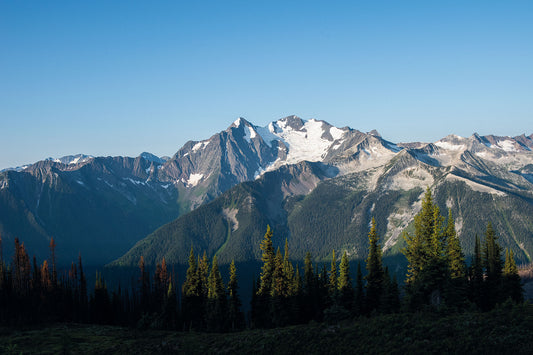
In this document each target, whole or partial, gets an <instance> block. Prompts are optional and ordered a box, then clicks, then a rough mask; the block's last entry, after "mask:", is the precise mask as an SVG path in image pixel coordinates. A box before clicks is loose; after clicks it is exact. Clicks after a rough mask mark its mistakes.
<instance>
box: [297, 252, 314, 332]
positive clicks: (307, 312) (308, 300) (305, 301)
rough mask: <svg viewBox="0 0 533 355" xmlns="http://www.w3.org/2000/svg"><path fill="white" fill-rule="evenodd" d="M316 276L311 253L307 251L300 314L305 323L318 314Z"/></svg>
mask: <svg viewBox="0 0 533 355" xmlns="http://www.w3.org/2000/svg"><path fill="white" fill-rule="evenodd" d="M316 278H317V276H316V275H315V273H314V271H313V263H312V261H311V253H309V252H307V253H306V254H305V260H304V277H303V285H302V293H303V295H302V307H301V315H300V319H302V321H303V322H304V323H307V322H308V321H310V320H311V319H315V318H317V316H318V315H317V314H318V312H319V306H318V284H317V280H316Z"/></svg>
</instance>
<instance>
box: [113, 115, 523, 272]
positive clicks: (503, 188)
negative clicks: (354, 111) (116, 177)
mask: <svg viewBox="0 0 533 355" xmlns="http://www.w3.org/2000/svg"><path fill="white" fill-rule="evenodd" d="M302 126H303V125H298V124H296V125H294V127H293V129H294V130H297V128H298V127H302ZM521 137H522V138H520V137H516V138H510V137H495V136H487V137H481V136H479V135H477V134H474V135H472V136H471V137H469V138H463V137H459V136H455V135H450V136H448V137H445V138H443V139H441V140H439V141H437V142H435V143H429V144H412V145H402V146H403V148H402V147H399V146H397V145H394V144H392V143H390V142H387V141H385V140H383V139H382V138H381V137H380V136H379V135H377V134H363V133H361V132H358V131H353V130H345V131H344V132H343V134H342V136H341V137H340V138H337V139H334V140H333V142H334V144H331V145H330V146H329V147H328V148H327V149H326V150H325V151H324V152H322V153H321V154H320V157H321V161H320V162H315V163H310V162H299V163H296V164H281V162H280V163H275V164H279V168H278V169H274V168H272V166H275V164H272V165H271V167H269V168H267V170H269V172H267V173H265V174H263V175H262V176H261V177H260V178H259V179H257V180H255V181H253V182H247V183H243V184H240V185H238V186H236V187H234V188H232V189H231V190H229V191H227V192H226V193H224V194H222V195H221V196H220V197H218V198H217V199H215V200H214V201H212V202H210V203H208V204H205V205H203V206H201V207H200V208H198V209H196V210H194V211H193V212H191V213H188V214H187V215H184V216H181V217H179V218H178V219H176V220H175V221H173V222H171V223H169V224H167V225H165V226H163V227H161V228H159V229H158V230H156V231H155V232H154V233H152V234H150V235H149V236H148V237H147V238H145V239H143V240H141V241H140V242H138V243H137V244H136V245H135V247H134V248H132V249H131V250H130V251H129V252H128V253H127V254H125V255H124V256H123V257H121V258H119V259H118V260H117V261H115V263H114V265H134V264H135V263H136V262H137V261H138V259H139V257H140V256H141V255H143V256H144V258H145V260H147V261H149V262H151V263H155V262H158V261H160V260H161V258H162V257H165V258H166V260H167V261H169V262H175V263H185V262H186V260H187V256H188V253H189V251H190V248H191V246H194V247H195V249H196V250H197V251H199V252H201V251H202V250H206V251H207V252H208V254H209V255H213V254H217V255H218V256H219V260H221V261H222V262H229V261H230V260H231V259H235V260H236V261H246V260H251V259H256V260H257V259H259V258H260V250H259V247H258V245H259V242H260V240H261V238H262V236H263V235H264V232H265V229H266V225H267V224H270V226H272V227H273V229H274V242H275V244H277V245H278V246H281V247H282V245H283V242H284V240H285V238H288V240H289V244H290V246H291V252H292V256H293V257H294V258H296V259H300V260H301V259H303V257H304V254H305V252H307V251H310V252H312V254H313V255H314V257H315V258H316V259H317V260H325V259H327V257H328V256H329V255H330V253H331V250H332V249H336V250H337V251H341V252H342V251H344V250H346V251H347V252H348V255H349V256H350V257H351V258H353V259H361V258H364V257H366V253H367V233H368V226H369V223H370V220H371V218H372V217H375V218H376V220H377V223H378V230H379V232H380V234H381V235H382V243H383V248H384V250H385V252H386V253H388V254H389V255H394V254H397V253H398V252H399V249H400V248H401V247H402V245H403V241H402V238H401V237H400V234H401V232H402V231H403V230H406V229H407V230H412V228H413V225H412V221H413V217H414V215H415V214H416V213H417V212H418V211H419V210H420V206H421V205H420V202H421V198H422V196H423V193H424V190H425V188H426V187H427V186H430V187H431V188H432V189H433V190H434V192H435V196H436V200H437V202H438V204H439V206H440V207H441V210H442V211H443V214H445V215H446V214H447V210H448V209H451V211H452V213H453V215H454V217H455V220H456V228H457V230H458V233H459V235H460V238H461V242H462V244H463V248H464V249H465V251H466V252H467V253H472V251H473V241H474V236H475V234H476V233H477V234H479V235H480V236H482V235H483V233H484V231H485V228H486V224H487V222H488V221H492V223H493V225H494V226H495V228H496V230H497V232H498V233H499V235H500V243H501V244H502V245H503V246H504V247H508V248H511V249H513V250H514V252H515V255H516V257H517V259H518V260H519V261H520V262H527V261H531V255H532V253H533V181H532V180H531V176H532V175H531V172H532V171H533V170H532V168H533V165H532V160H533V153H532V152H531V143H532V140H531V137H525V136H521ZM289 149H290V148H289ZM317 150H318V149H317ZM313 154H315V155H314V156H315V157H317V156H319V154H316V153H313ZM285 156H290V153H289V154H287V155H285ZM285 161H287V159H285ZM338 254H340V253H338Z"/></svg>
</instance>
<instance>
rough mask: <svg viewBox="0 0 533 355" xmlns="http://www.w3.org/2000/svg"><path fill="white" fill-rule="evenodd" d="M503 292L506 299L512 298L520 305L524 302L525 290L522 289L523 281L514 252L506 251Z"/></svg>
mask: <svg viewBox="0 0 533 355" xmlns="http://www.w3.org/2000/svg"><path fill="white" fill-rule="evenodd" d="M503 284H504V287H503V290H504V298H507V297H510V298H511V299H512V300H513V301H514V302H517V303H520V302H523V301H524V289H523V287H522V280H521V279H520V276H519V275H518V268H517V267H516V262H515V260H514V253H513V251H512V250H508V249H506V250H505V264H504V267H503Z"/></svg>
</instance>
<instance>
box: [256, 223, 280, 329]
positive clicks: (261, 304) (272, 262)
mask: <svg viewBox="0 0 533 355" xmlns="http://www.w3.org/2000/svg"><path fill="white" fill-rule="evenodd" d="M272 235H273V233H272V230H271V229H270V226H267V231H266V233H265V236H264V237H263V240H262V241H261V245H260V248H261V251H262V252H263V253H262V255H261V261H262V262H263V265H262V267H261V275H260V277H259V281H258V283H257V291H256V297H255V300H254V303H253V305H252V306H253V307H252V315H253V320H252V321H253V323H254V324H255V326H257V327H269V326H270V325H271V323H272V322H271V317H270V304H271V294H272V286H273V277H274V271H275V268H276V254H275V252H274V246H273V245H272Z"/></svg>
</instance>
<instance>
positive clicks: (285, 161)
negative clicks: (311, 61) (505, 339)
mask: <svg viewBox="0 0 533 355" xmlns="http://www.w3.org/2000/svg"><path fill="white" fill-rule="evenodd" d="M532 147H533V135H531V136H526V135H522V136H519V137H514V138H511V137H497V136H479V135H477V134H473V135H472V136H471V137H468V138H463V137H459V136H454V135H450V136H447V137H445V138H443V139H441V140H439V141H437V142H434V143H429V144H426V143H419V142H415V143H402V144H398V145H396V144H394V143H391V142H389V141H387V140H385V139H383V138H382V137H381V136H380V135H379V133H377V132H376V131H372V132H370V133H363V132H360V131H357V130H354V129H351V128H348V127H344V128H337V127H334V126H332V125H330V124H329V123H327V122H324V121H319V120H302V119H301V118H299V117H296V116H289V117H286V118H282V119H280V120H277V121H275V122H271V123H270V124H268V125H267V126H265V127H259V126H255V125H253V124H252V123H250V122H248V121H246V120H245V119H243V118H239V119H237V120H236V121H235V122H234V123H233V124H231V125H230V126H229V127H228V128H227V129H226V130H225V131H222V132H220V133H218V134H215V135H213V136H211V137H210V138H209V139H206V140H204V141H199V142H196V141H190V142H187V143H186V144H185V145H184V146H183V147H182V148H181V149H179V150H178V151H177V152H176V154H174V156H173V157H171V158H160V157H157V156H155V155H153V154H150V153H147V152H144V153H142V154H141V155H140V156H139V157H136V158H128V157H90V156H85V155H81V154H78V155H73V156H67V157H63V158H60V159H53V158H49V159H47V160H44V161H41V162H37V163H35V164H32V165H28V166H24V167H21V168H17V169H14V170H9V171H3V172H1V173H0V212H1V213H0V234H1V235H2V238H3V241H4V250H10V243H11V244H12V242H13V239H14V238H15V237H19V238H20V239H21V240H24V241H26V245H27V247H28V249H30V250H32V249H33V248H35V250H34V251H33V252H35V253H36V254H37V255H38V256H40V257H41V258H43V257H46V256H47V253H48V251H47V250H48V249H47V244H48V241H49V239H50V238H51V237H54V238H55V239H56V243H57V245H58V252H59V253H58V256H59V258H60V260H62V261H64V262H70V261H71V259H72V258H75V257H76V256H77V253H78V252H79V251H81V252H82V256H83V257H84V258H85V259H86V260H87V262H88V263H89V264H91V263H93V264H94V263H102V262H107V261H110V260H113V259H114V258H116V257H118V256H119V255H122V254H123V253H124V252H125V251H126V250H128V249H129V248H130V247H131V246H132V245H133V244H134V243H135V242H136V241H138V240H140V239H141V238H143V237H144V236H146V235H147V234H148V233H150V232H151V231H153V230H155V229H157V228H158V227H160V226H162V225H163V224H165V223H167V222H169V221H171V220H173V219H174V218H176V217H178V216H179V215H182V214H184V213H187V212H189V211H191V210H194V209H196V208H198V207H199V206H201V205H203V204H206V203H208V202H209V201H213V200H214V199H216V198H217V197H218V196H221V195H222V196H223V195H224V194H226V193H229V191H230V190H232V189H233V188H234V187H235V186H236V185H239V184H242V183H245V185H244V186H249V187H250V186H252V187H253V188H254V189H255V188H256V186H259V188H258V189H259V190H258V191H256V194H255V195H254V194H251V195H248V196H247V197H246V198H245V199H243V201H242V203H243V205H242V206H241V207H240V209H239V211H240V213H241V214H242V213H244V212H243V211H245V210H246V211H248V212H247V213H252V214H253V213H255V216H256V217H257V218H258V221H259V222H257V223H261V221H263V222H265V223H272V224H273V225H276V226H279V228H281V230H283V231H284V232H286V233H287V234H288V235H298V233H299V232H297V231H295V230H293V229H292V228H295V227H294V225H293V224H291V223H293V222H294V221H299V220H300V219H302V218H304V217H302V216H303V215H301V214H298V213H303V212H297V211H307V210H306V209H307V208H311V207H309V206H307V205H306V204H305V203H304V202H301V201H300V200H299V199H300V197H298V196H309V199H313V196H314V195H313V194H314V193H315V190H317V186H318V187H320V186H328V188H330V189H332V190H331V191H330V190H328V191H330V195H331V196H337V197H338V198H340V199H343V197H342V196H343V195H342V194H339V192H338V191H342V193H343V194H348V195H349V196H351V195H352V194H354V196H359V197H358V198H361V199H360V200H357V201H358V203H359V204H360V203H363V202H361V201H364V203H363V204H364V205H365V206H366V207H365V208H368V209H372V206H375V205H378V206H379V201H383V199H384V198H385V197H383V196H396V197H395V198H398V199H400V200H401V199H408V200H409V201H411V200H412V199H413V198H414V197H413V196H414V195H416V198H415V199H414V200H413V201H411V202H412V203H411V205H409V207H415V208H414V209H411V210H409V208H408V206H407V205H405V203H404V202H405V201H404V202H398V201H396V202H394V201H392V200H391V203H390V205H391V206H393V207H394V206H396V207H394V208H393V207H390V208H389V207H387V208H389V209H387V208H385V207H383V208H385V209H387V211H389V212H390V215H388V216H387V217H386V218H385V217H383V219H382V224H383V227H382V228H384V229H383V231H384V233H386V237H387V248H393V247H394V246H395V245H396V240H397V239H398V235H399V233H398V231H399V230H400V229H401V228H402V227H404V226H406V225H407V224H409V221H410V220H411V219H412V216H413V213H414V212H416V206H417V205H416V201H418V200H417V198H418V196H419V195H420V193H419V192H420V191H422V190H423V188H425V187H426V186H432V187H433V188H436V189H437V188H438V187H439V186H448V185H449V184H452V185H453V184H455V185H457V184H461V186H463V185H465V186H466V187H467V188H468V189H469V190H471V191H474V192H476V193H480V194H482V195H483V196H484V195H487V196H492V197H497V198H508V197H510V196H514V197H517V196H518V197H517V198H519V199H522V200H523V201H531V199H533V196H532V192H531V191H532V181H533V178H532V176H533V168H532V166H533V157H532V152H531V149H532ZM327 181H331V183H326V182H327ZM250 182H254V184H252V185H249V184H250ZM246 184H248V185H246ZM324 184H325V185H324ZM446 184H448V185H446ZM332 186H336V187H335V188H333V187H332ZM252 187H250V188H252ZM265 189H266V190H265ZM323 189H325V187H322V188H320V189H319V190H318V192H317V194H318V193H320V191H322V190H323ZM334 189H338V191H337V192H334V191H333V190H334ZM419 189H420V191H419ZM353 191H356V192H353ZM360 191H365V196H364V197H361V196H362V195H361V196H360V195H359V194H360V193H361V192H360ZM409 191H419V192H417V193H414V192H409ZM406 196H408V197H406ZM326 197H327V196H326ZM326 197H323V199H324V198H325V199H326V200H327V199H328V198H326ZM514 197H513V198H514ZM354 198H355V197H354ZM522 200H521V201H522ZM302 201H307V198H306V199H304V200H302ZM372 201H373V202H372ZM302 203H303V205H301V204H302ZM332 203H333V202H332ZM347 203H348V202H347ZM350 203H355V202H354V201H352V202H350ZM258 204H259V205H258ZM315 204H316V205H320V199H317V200H316V201H315ZM449 204H450V205H453V203H452V202H450V203H449ZM529 204H530V202H526V205H527V206H529ZM302 206H303V207H302ZM306 206H307V207H306ZM352 207H353V206H352ZM231 208H233V207H231V206H226V207H225V209H222V210H225V212H224V213H225V215H226V216H231V220H232V221H237V222H238V226H239V227H238V228H236V229H235V232H236V233H237V234H238V233H240V231H242V230H245V229H246V228H248V227H246V226H247V223H245V222H244V221H242V220H241V219H242V216H241V214H239V213H236V212H235V211H234V210H232V209H231ZM358 208H359V207H358ZM360 208H363V207H361V206H360ZM457 208H459V207H457ZM293 209H294V210H293ZM408 210H409V211H408ZM265 211H266V212H265ZM221 213H222V212H221ZM305 213H307V212H305ZM309 213H310V214H309V215H313V214H312V213H311V212H309ZM344 213H346V211H342V212H341V211H339V213H338V214H339V215H344ZM223 215H224V214H223ZM259 215H262V217H258V216H259ZM367 217H368V212H364V211H363V210H357V211H355V210H354V211H351V212H350V216H349V218H348V215H347V216H346V218H348V219H349V220H350V221H352V220H353V221H356V222H353V223H356V224H353V223H352V222H349V223H348V222H346V223H348V224H346V223H345V222H339V223H338V225H339V226H340V225H344V224H346V225H347V226H350V227H346V228H349V229H350V228H351V229H352V230H354V229H356V230H358V231H360V232H361V233H362V234H363V235H364V231H363V229H364V228H366V225H365V223H366V222H367V221H366V220H365V218H367ZM189 218H190V217H189ZM221 218H222V219H221V222H220V223H222V224H224V223H226V222H224V221H227V220H228V218H229V217H226V219H224V218H223V217H221ZM239 218H241V219H239ZM250 218H252V217H250ZM254 218H255V217H254ZM317 218H318V217H317ZM291 221H293V222H291ZM357 221H359V222H357ZM232 223H233V225H234V226H235V225H236V224H235V222H232ZM295 223H296V222H295ZM298 223H299V222H298ZM298 223H296V224H298ZM263 227H264V226H261V229H263ZM300 227H301V226H300ZM300 227H298V228H300ZM385 227H386V228H387V230H386V231H385ZM250 228H251V227H250ZM316 228H318V227H316ZM316 228H315V229H316ZM339 228H340V227H339ZM300 229H301V228H300ZM389 229H390V230H391V232H389ZM526 229H527V228H526ZM526 229H524V230H526ZM335 230H336V231H337V234H338V235H341V236H342V235H344V234H343V233H348V232H346V231H340V230H338V229H335ZM249 231H251V229H250V230H249ZM204 232H205V231H204ZM226 232H227V231H226ZM509 235H510V234H509ZM239 238H240V237H239ZM242 238H245V237H244V234H243V235H242ZM316 238H318V237H316ZM329 238H330V239H331V242H332V243H334V240H337V239H339V238H340V239H339V240H341V239H342V237H338V236H333V235H331V236H329ZM237 239H238V238H237ZM243 240H244V239H243ZM348 244H349V243H348ZM348 244H346V245H348ZM526 244H527V243H526ZM235 248H237V247H235ZM328 248H329V246H328ZM351 248H352V249H350V250H351V253H352V255H357V253H358V252H357V250H359V249H358V248H359V246H352V247H351ZM329 249H331V248H329ZM363 249H364V248H363ZM526 249H527V248H526V247H524V250H526ZM361 250H362V249H361ZM520 250H522V249H520ZM532 252H533V251H532ZM524 253H525V251H522V254H523V255H525V254H524ZM244 254H246V253H243V255H244ZM252 254H253V255H255V252H253V253H252ZM252 254H250V255H252ZM248 256H249V255H248ZM61 258H63V259H61Z"/></svg>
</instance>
